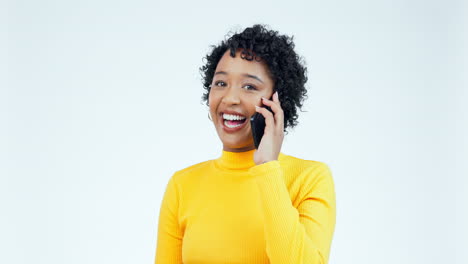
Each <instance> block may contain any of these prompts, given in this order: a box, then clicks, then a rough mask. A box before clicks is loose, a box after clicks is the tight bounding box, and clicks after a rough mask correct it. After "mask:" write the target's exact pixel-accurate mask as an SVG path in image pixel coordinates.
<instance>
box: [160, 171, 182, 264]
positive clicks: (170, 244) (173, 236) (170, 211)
mask: <svg viewBox="0 0 468 264" xmlns="http://www.w3.org/2000/svg"><path fill="white" fill-rule="evenodd" d="M178 210H179V199H178V190H177V185H176V182H175V179H174V176H173V177H171V179H170V180H169V182H168V184H167V186H166V191H165V193H164V196H163V199H162V202H161V208H160V212H159V224H158V238H157V246H156V257H155V264H159V263H169V264H173V263H182V238H183V233H182V231H181V229H180V227H179V222H178Z"/></svg>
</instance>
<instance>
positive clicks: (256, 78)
mask: <svg viewBox="0 0 468 264" xmlns="http://www.w3.org/2000/svg"><path fill="white" fill-rule="evenodd" d="M216 74H224V75H228V73H227V72H225V71H217V72H216V73H215V74H214V75H216ZM242 76H245V77H248V78H253V79H255V80H258V81H260V82H261V83H263V81H262V80H261V79H260V78H258V77H257V76H255V75H252V74H248V73H244V74H242Z"/></svg>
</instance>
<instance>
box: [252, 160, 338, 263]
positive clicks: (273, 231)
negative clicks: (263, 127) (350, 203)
mask: <svg viewBox="0 0 468 264" xmlns="http://www.w3.org/2000/svg"><path fill="white" fill-rule="evenodd" d="M249 172H250V173H251V174H252V175H253V176H254V179H255V181H256V183H257V186H258V189H259V195H260V200H261V204H262V209H263V215H264V219H265V220H264V221H265V227H264V230H265V239H266V253H267V255H268V257H269V259H270V263H272V264H276V263H298V264H299V263H303V264H305V263H308V264H327V263H328V258H329V253H330V247H331V241H332V237H333V233H334V229H335V219H336V201H335V190H334V182H333V178H332V175H331V172H330V169H329V168H328V166H327V165H326V164H325V163H320V165H319V166H314V167H311V168H308V169H306V170H304V171H303V172H302V175H298V176H297V177H299V179H302V182H301V185H302V186H301V189H302V188H306V189H305V190H303V191H304V193H305V196H304V197H302V198H301V201H300V203H299V205H298V208H295V207H294V206H293V205H292V202H291V198H290V196H289V192H288V189H287V187H286V185H285V183H284V179H283V170H282V168H281V165H280V162H279V161H277V160H274V161H269V162H266V163H263V164H260V165H256V166H254V167H252V168H251V169H250V170H249ZM310 177H312V178H310ZM301 193H302V191H301Z"/></svg>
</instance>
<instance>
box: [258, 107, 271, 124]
mask: <svg viewBox="0 0 468 264" xmlns="http://www.w3.org/2000/svg"><path fill="white" fill-rule="evenodd" d="M255 109H256V110H257V112H259V113H261V114H262V115H263V117H265V124H266V127H275V121H274V117H273V113H272V112H270V111H268V109H266V108H265V107H259V106H255Z"/></svg>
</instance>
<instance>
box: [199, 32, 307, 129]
mask: <svg viewBox="0 0 468 264" xmlns="http://www.w3.org/2000/svg"><path fill="white" fill-rule="evenodd" d="M267 27H268V26H266V25H262V24H255V25H253V26H252V27H248V28H246V29H244V31H243V32H241V33H236V34H234V35H232V36H231V37H229V38H228V39H227V40H224V41H221V43H220V44H219V45H217V46H215V45H212V46H210V47H211V48H212V50H211V52H209V53H208V54H207V55H206V57H204V58H203V59H204V60H206V63H205V65H203V66H202V67H200V73H201V75H202V82H203V87H204V89H205V92H204V94H203V96H202V101H205V103H206V105H207V106H209V105H208V97H209V93H210V89H211V86H210V85H211V83H212V81H213V76H214V73H215V70H216V66H217V65H218V62H219V61H220V59H221V57H222V56H223V55H224V53H225V52H226V51H227V50H230V55H231V57H233V58H234V57H235V54H236V51H237V49H241V50H242V53H241V58H242V59H246V60H249V61H252V60H254V59H255V60H257V61H260V60H264V61H265V62H266V64H267V65H268V69H269V72H270V74H271V75H272V76H271V77H272V80H273V81H274V87H273V92H275V91H277V92H278V96H279V98H280V100H281V108H282V109H283V112H284V132H286V134H287V130H286V129H287V128H288V127H291V128H293V127H295V126H296V125H297V124H298V121H297V119H298V114H297V108H299V109H301V107H302V104H303V101H304V100H305V99H306V98H307V90H306V88H305V83H306V82H307V68H306V67H305V63H304V62H303V59H302V58H301V57H300V56H299V55H298V54H296V52H295V51H294V46H295V45H294V43H293V37H288V36H286V35H280V34H278V32H277V31H273V30H269V29H268V28H267ZM301 111H302V109H301Z"/></svg>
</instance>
